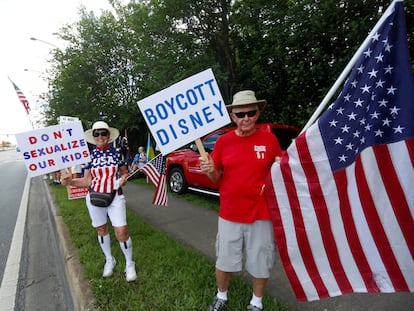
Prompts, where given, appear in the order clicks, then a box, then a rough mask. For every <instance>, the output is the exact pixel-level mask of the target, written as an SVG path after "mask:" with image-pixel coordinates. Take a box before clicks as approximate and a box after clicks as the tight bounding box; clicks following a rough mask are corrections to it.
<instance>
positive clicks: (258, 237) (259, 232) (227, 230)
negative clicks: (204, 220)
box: [216, 217, 276, 278]
mask: <svg viewBox="0 0 414 311" xmlns="http://www.w3.org/2000/svg"><path fill="white" fill-rule="evenodd" d="M243 249H244V250H245V253H246V263H245V267H246V270H247V272H249V273H250V274H251V275H252V276H253V277H256V278H269V269H271V268H272V267H273V266H274V264H275V257H276V254H275V239H274V235H273V226H272V222H271V221H270V220H257V221H255V222H254V223H251V224H243V223H237V222H231V221H228V220H225V219H223V218H221V217H219V221H218V233H217V238H216V256H217V260H216V268H217V269H219V270H221V271H225V272H239V271H241V270H242V267H243Z"/></svg>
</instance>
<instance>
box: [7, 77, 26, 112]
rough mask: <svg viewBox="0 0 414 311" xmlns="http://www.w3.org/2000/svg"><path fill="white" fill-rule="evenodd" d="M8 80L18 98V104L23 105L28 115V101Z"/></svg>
mask: <svg viewBox="0 0 414 311" xmlns="http://www.w3.org/2000/svg"><path fill="white" fill-rule="evenodd" d="M9 80H10V82H11V83H12V84H13V86H14V90H15V91H16V94H17V97H18V98H19V100H20V102H21V103H22V104H23V107H24V109H25V110H26V113H27V114H29V113H30V106H29V101H28V100H27V99H26V96H24V94H23V92H22V91H21V90H20V89H19V87H18V86H17V85H16V84H15V83H14V82H13V81H12V80H11V79H10V78H9Z"/></svg>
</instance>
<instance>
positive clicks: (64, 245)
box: [46, 183, 96, 311]
mask: <svg viewBox="0 0 414 311" xmlns="http://www.w3.org/2000/svg"><path fill="white" fill-rule="evenodd" d="M46 187H47V189H48V191H47V193H48V196H49V201H50V203H51V208H52V213H53V218H54V222H55V226H56V231H57V232H56V233H57V235H58V240H59V251H60V254H61V257H62V259H63V262H64V268H65V273H66V278H67V281H68V283H69V288H70V292H71V295H72V300H73V307H74V311H96V309H95V308H94V301H95V298H94V296H93V294H92V290H91V288H90V286H89V283H88V280H87V278H86V277H85V273H84V271H83V267H82V265H81V263H80V261H79V258H78V256H77V254H76V251H75V247H74V246H73V244H72V240H71V238H70V235H69V230H68V228H67V226H66V224H65V223H64V221H63V218H62V216H61V215H60V210H59V207H58V205H57V204H56V202H55V200H54V195H53V194H52V193H51V189H50V187H49V185H48V184H47V183H46Z"/></svg>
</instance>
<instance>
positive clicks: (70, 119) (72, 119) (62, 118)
mask: <svg viewBox="0 0 414 311" xmlns="http://www.w3.org/2000/svg"><path fill="white" fill-rule="evenodd" d="M76 121H80V120H79V118H77V117H68V116H60V117H59V124H65V123H70V122H76Z"/></svg>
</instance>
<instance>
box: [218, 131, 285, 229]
mask: <svg viewBox="0 0 414 311" xmlns="http://www.w3.org/2000/svg"><path fill="white" fill-rule="evenodd" d="M281 153H282V151H281V149H280V146H279V143H278V141H277V139H276V137H275V136H274V135H273V134H272V133H269V132H264V131H261V130H256V132H255V133H254V134H253V135H251V136H247V137H239V136H237V135H236V133H235V131H231V132H229V133H226V134H224V135H222V136H220V137H219V138H218V139H217V142H216V144H215V146H214V150H213V152H212V153H211V157H212V158H213V160H214V163H215V166H216V168H217V169H222V170H223V175H222V179H221V181H220V189H219V191H220V212H219V215H220V217H222V218H224V219H226V220H229V221H233V222H240V223H252V222H254V221H256V220H265V219H270V215H269V211H268V208H267V204H266V200H265V196H264V194H263V190H262V188H263V187H264V184H265V180H266V177H267V175H268V174H269V172H270V168H271V166H272V164H273V162H274V161H275V157H276V156H280V155H281Z"/></svg>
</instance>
